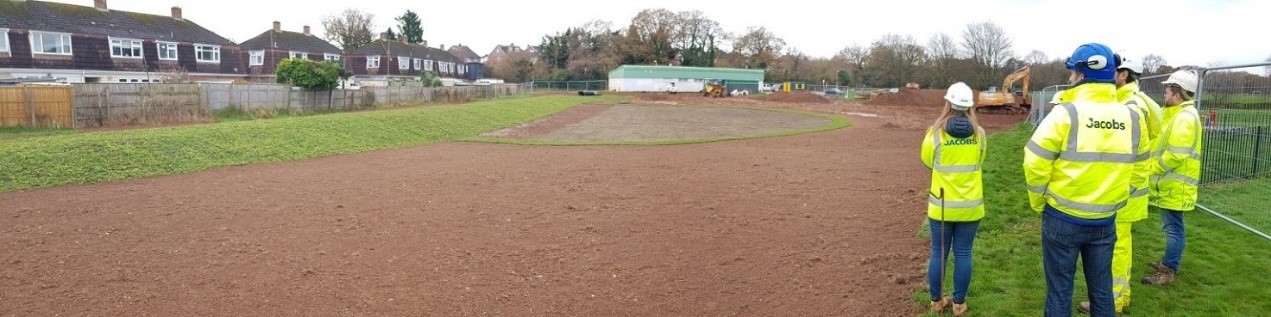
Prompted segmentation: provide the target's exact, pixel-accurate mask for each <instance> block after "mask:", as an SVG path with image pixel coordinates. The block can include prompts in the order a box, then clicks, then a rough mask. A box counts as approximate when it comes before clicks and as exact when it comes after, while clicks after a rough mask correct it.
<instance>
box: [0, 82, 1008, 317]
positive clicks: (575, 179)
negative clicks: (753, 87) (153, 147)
mask: <svg viewBox="0 0 1271 317" xmlns="http://www.w3.org/2000/svg"><path fill="white" fill-rule="evenodd" d="M659 98H662V99H665V100H661V101H660V102H664V103H668V104H674V103H681V104H683V105H703V104H713V106H712V107H723V106H726V105H729V104H732V105H739V106H746V107H755V106H771V107H785V108H795V109H803V110H812V111H822V112H827V113H839V114H843V115H847V116H849V117H850V118H851V120H852V121H853V126H851V127H848V128H844V129H839V130H833V131H827V132H820V133H812V134H804V135H797V136H789V137H778V138H768V139H752V140H740V141H728V142H715V143H705V144H690V145H674V146H572V147H560V146H521V145H504V144H482V143H443V144H434V145H425V146H418V147H413V148H406V149H397V150H384V151H375V152H367V153H361V154H352V155H342V156H334V157H326V158H319V159H312V160H306V161H299V162H288V163H277V164H264V165H252V166H239V167H226V168H217V169H213V170H209V171H204V172H198V173H192V174H185V175H174V176H164V177H152V178H144V179H136V180H129V181H121V182H113V183H104V184H94V185H77V186H63V187H56V188H49V189H38V190H28V191H20V192H10V193H5V194H0V219H2V221H0V315H2V316H10V315H17V316H55V315H76V316H78V315H94V316H241V315H254V316H344V315H348V316H486V315H490V316H912V315H913V314H914V313H915V312H916V308H915V307H914V305H913V303H912V292H913V291H914V290H915V289H917V288H920V287H922V285H923V283H924V282H923V279H924V275H923V274H922V268H923V262H924V260H925V258H926V253H927V251H926V250H927V247H926V244H927V242H926V240H924V239H922V238H920V237H918V236H917V232H918V231H919V228H920V224H921V221H922V219H923V214H924V211H925V207H924V206H925V205H924V201H925V197H924V193H925V190H926V186H927V182H928V179H929V177H930V176H929V174H928V172H927V170H926V169H925V168H924V167H923V166H922V164H921V163H920V162H919V161H918V145H919V143H920V140H921V137H922V136H921V133H922V129H923V128H924V127H925V125H927V124H929V123H930V120H932V119H933V118H934V116H935V110H934V108H930V107H928V108H923V107H907V108H905V107H876V106H865V105H860V104H851V103H846V102H841V101H834V102H828V103H823V102H816V103H802V104H800V103H783V104H764V101H761V100H756V99H751V98H725V99H724V100H709V99H705V98H700V97H688V96H677V97H673V98H665V96H661V97H659ZM637 99H638V98H637ZM600 111H604V109H600ZM586 117H587V116H586V115H583V116H579V118H575V119H569V120H564V121H570V120H573V121H574V122H581V121H580V120H585V118H586ZM1000 120H1003V123H1001V124H1003V125H1005V123H1004V122H1006V121H1007V120H1008V119H1000ZM1021 120H1022V117H1021ZM1016 122H1018V120H1016Z"/></svg>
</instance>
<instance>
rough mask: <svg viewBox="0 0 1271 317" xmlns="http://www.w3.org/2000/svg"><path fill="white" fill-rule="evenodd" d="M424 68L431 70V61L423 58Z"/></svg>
mask: <svg viewBox="0 0 1271 317" xmlns="http://www.w3.org/2000/svg"><path fill="white" fill-rule="evenodd" d="M424 69H427V70H430V71H431V70H432V61H430V60H426V59H425V60H424Z"/></svg>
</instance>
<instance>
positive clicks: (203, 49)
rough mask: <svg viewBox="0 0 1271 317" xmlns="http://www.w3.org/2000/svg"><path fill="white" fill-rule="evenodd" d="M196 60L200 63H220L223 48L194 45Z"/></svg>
mask: <svg viewBox="0 0 1271 317" xmlns="http://www.w3.org/2000/svg"><path fill="white" fill-rule="evenodd" d="M194 59H195V60H197V61H200V62H208V63H220V62H221V47H220V46H216V45H203V44H194Z"/></svg>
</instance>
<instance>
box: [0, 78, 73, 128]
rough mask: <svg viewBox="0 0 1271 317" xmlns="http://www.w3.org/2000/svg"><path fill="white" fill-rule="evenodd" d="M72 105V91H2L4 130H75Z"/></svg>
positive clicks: (0, 114) (1, 122)
mask: <svg viewBox="0 0 1271 317" xmlns="http://www.w3.org/2000/svg"><path fill="white" fill-rule="evenodd" d="M71 104H72V103H71V88H70V87H65V86H21V87H0V127H14V126H25V127H52V128H66V127H72V126H74V124H75V120H74V115H73V114H72V113H71Z"/></svg>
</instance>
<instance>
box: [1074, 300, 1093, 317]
mask: <svg viewBox="0 0 1271 317" xmlns="http://www.w3.org/2000/svg"><path fill="white" fill-rule="evenodd" d="M1077 312H1078V313H1082V314H1089V313H1090V302H1089V301H1085V302H1081V304H1077Z"/></svg>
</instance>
